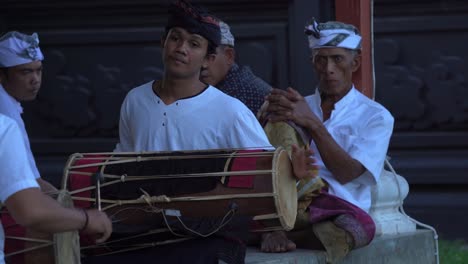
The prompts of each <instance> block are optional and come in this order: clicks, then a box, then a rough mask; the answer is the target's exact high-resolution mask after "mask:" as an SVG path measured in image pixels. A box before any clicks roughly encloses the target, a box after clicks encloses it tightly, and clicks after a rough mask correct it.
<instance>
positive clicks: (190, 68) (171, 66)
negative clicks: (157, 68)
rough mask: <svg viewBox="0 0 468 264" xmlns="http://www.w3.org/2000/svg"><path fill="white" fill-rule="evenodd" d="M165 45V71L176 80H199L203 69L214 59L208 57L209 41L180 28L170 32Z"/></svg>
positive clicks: (172, 29) (212, 56)
mask: <svg viewBox="0 0 468 264" xmlns="http://www.w3.org/2000/svg"><path fill="white" fill-rule="evenodd" d="M163 45H164V49H163V61H164V66H165V71H166V73H168V74H169V75H172V76H174V77H175V78H191V77H194V76H196V77H197V78H198V76H199V75H200V71H201V68H202V67H205V66H206V64H207V63H208V62H209V61H210V60H212V59H214V55H213V54H211V55H207V50H208V40H207V39H205V38H204V37H202V36H200V35H198V34H191V33H190V32H188V31H186V30H185V29H183V28H180V27H174V28H171V29H170V30H169V32H168V34H167V37H166V39H165V40H164V43H163Z"/></svg>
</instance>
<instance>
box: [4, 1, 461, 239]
mask: <svg viewBox="0 0 468 264" xmlns="http://www.w3.org/2000/svg"><path fill="white" fill-rule="evenodd" d="M1 2H2V5H1V8H0V31H8V30H20V31H24V32H27V33H32V32H38V33H39V36H40V39H41V48H42V50H43V52H44V53H45V56H46V60H45V61H44V67H45V71H44V82H43V86H42V90H41V93H40V94H39V96H38V98H37V100H36V101H34V102H32V103H26V104H24V107H25V114H24V119H25V123H26V125H27V128H28V131H29V134H30V138H31V143H32V148H33V151H34V153H35V155H36V157H37V161H38V166H39V168H40V170H41V173H42V175H43V177H45V178H47V179H49V180H51V181H52V182H54V183H55V184H57V185H58V184H59V182H60V180H61V174H62V170H63V167H64V164H65V161H66V159H67V157H68V156H69V155H70V154H71V153H74V152H95V151H111V150H112V149H113V147H114V144H115V142H116V138H117V132H118V131H117V125H118V117H119V107H120V103H121V102H122V100H123V98H124V96H125V94H126V93H127V91H128V90H129V89H131V88H133V87H135V86H137V85H139V84H142V83H144V82H146V81H149V80H151V79H155V78H159V77H160V76H161V74H162V63H161V49H160V46H159V42H160V38H161V34H162V33H163V29H164V23H165V20H166V10H167V5H168V3H169V1H168V0H167V1H154V0H137V1H135V0H112V1H111V0H105V1H104V0H101V1H91V0H84V1H72V0H62V1H52V0H47V1H30V0H2V1H1ZM197 2H200V3H202V4H203V5H205V6H206V7H207V8H208V9H209V10H211V11H212V12H214V13H215V14H217V15H218V16H220V17H221V18H222V19H224V20H226V21H227V22H228V23H229V24H230V25H231V27H232V31H233V33H234V35H235V36H236V49H237V53H238V61H239V62H240V63H241V64H248V65H250V66H251V67H252V68H253V69H254V72H256V73H257V74H258V75H259V76H261V77H262V78H264V79H265V80H266V81H268V82H270V83H271V84H273V85H274V86H275V87H279V88H285V87H287V86H290V85H291V86H293V87H295V88H297V89H298V90H300V91H301V92H302V93H303V94H310V93H311V91H312V89H313V87H314V85H315V79H314V77H313V74H312V70H311V67H310V65H309V60H308V58H309V52H308V50H307V43H306V39H305V37H304V36H303V26H304V24H305V22H306V21H307V20H308V19H310V18H311V17H316V18H318V19H319V20H322V21H325V20H330V19H333V14H334V3H333V2H334V1H327V0H315V1H314V0H296V1H293V0H289V1H286V0H269V1H267V0H249V1H247V0H220V1H215V0H204V1H197ZM374 15H375V19H374V38H375V41H374V48H375V75H376V100H377V101H379V102H381V103H382V104H384V105H385V106H386V107H387V108H388V109H389V110H390V111H391V112H392V114H393V115H394V116H395V118H396V125H395V133H394V136H393V138H392V141H391V146H390V150H389V155H390V156H391V157H392V159H391V162H392V164H393V165H394V167H395V169H396V170H397V172H398V173H400V174H401V175H403V176H405V177H406V178H407V180H408V182H409V183H410V189H411V191H410V195H409V197H408V199H407V200H406V202H405V205H406V206H405V208H406V211H407V212H408V213H409V214H410V215H412V216H414V217H415V218H417V219H418V220H421V221H422V222H426V223H429V224H432V225H434V226H436V227H437V229H438V230H439V232H440V233H441V235H442V237H444V236H445V237H450V238H465V239H468V229H466V228H464V225H463V224H464V223H463V221H464V219H467V217H468V215H467V214H468V213H467V212H468V210H467V209H468V208H467V207H468V205H467V203H466V202H465V201H467V197H466V196H468V192H467V191H465V190H467V185H468V177H467V176H468V175H466V171H467V169H468V162H467V160H468V133H467V130H468V122H467V121H468V100H467V99H466V98H467V93H468V89H467V88H468V87H467V84H466V80H465V78H466V76H467V68H466V65H465V64H464V62H465V61H466V60H467V59H468V51H467V50H466V49H464V46H465V45H466V44H465V43H467V42H468V39H467V38H468V32H467V31H468V20H467V19H466V17H467V16H468V4H467V3H465V1H461V0H460V1H455V0H445V1H442V0H441V1H422V0H412V1H403V0H374Z"/></svg>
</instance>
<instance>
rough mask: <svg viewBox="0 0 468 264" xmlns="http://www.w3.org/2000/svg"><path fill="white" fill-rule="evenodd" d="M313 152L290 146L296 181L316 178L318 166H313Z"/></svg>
mask: <svg viewBox="0 0 468 264" xmlns="http://www.w3.org/2000/svg"><path fill="white" fill-rule="evenodd" d="M313 154H314V152H313V151H312V150H311V149H304V148H300V147H298V146H296V145H292V153H291V156H292V157H291V162H292V166H293V171H294V176H295V177H296V178H297V179H307V178H314V177H315V176H317V172H318V168H319V167H318V166H317V165H316V164H315V163H316V161H315V158H314V157H313V156H312V155H313Z"/></svg>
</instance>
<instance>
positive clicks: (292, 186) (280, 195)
mask: <svg viewBox="0 0 468 264" xmlns="http://www.w3.org/2000/svg"><path fill="white" fill-rule="evenodd" d="M273 169H274V171H273V183H274V184H273V191H274V193H275V194H276V197H275V204H276V209H277V212H278V216H279V219H280V222H281V225H282V226H283V228H284V229H285V230H286V231H289V230H291V229H293V228H294V223H295V222H296V215H297V190H296V179H295V178H294V175H293V169H292V165H291V161H290V159H289V156H288V152H287V151H286V150H284V149H283V148H282V147H279V148H277V149H276V151H275V157H274V159H273Z"/></svg>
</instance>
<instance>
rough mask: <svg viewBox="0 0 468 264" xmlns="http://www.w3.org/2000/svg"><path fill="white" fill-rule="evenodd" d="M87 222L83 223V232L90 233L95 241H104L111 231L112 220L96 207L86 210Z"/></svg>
mask: <svg viewBox="0 0 468 264" xmlns="http://www.w3.org/2000/svg"><path fill="white" fill-rule="evenodd" d="M86 213H87V214H88V223H85V224H86V226H84V229H83V232H84V233H85V234H88V235H90V236H91V237H93V238H94V239H95V241H96V243H102V242H104V241H106V240H107V239H108V238H109V236H110V235H111V233H112V222H111V220H110V219H109V217H108V216H107V214H106V213H104V212H101V211H98V210H96V209H91V210H86Z"/></svg>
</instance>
